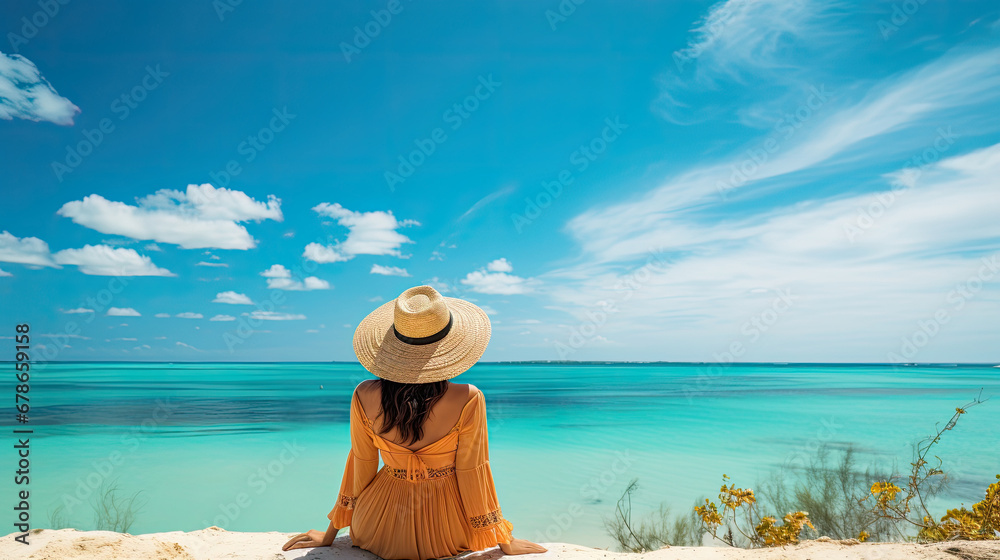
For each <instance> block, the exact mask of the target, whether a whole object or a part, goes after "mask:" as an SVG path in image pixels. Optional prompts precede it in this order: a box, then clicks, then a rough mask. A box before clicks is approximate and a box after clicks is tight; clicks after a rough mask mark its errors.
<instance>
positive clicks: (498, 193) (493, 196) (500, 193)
mask: <svg viewBox="0 0 1000 560" xmlns="http://www.w3.org/2000/svg"><path fill="white" fill-rule="evenodd" d="M514 190H515V187H514V185H508V186H506V187H502V188H500V189H497V190H495V191H493V192H491V193H490V194H488V195H486V196H484V197H483V198H480V199H479V200H478V201H476V203H475V204H473V205H472V206H470V207H469V209H468V210H466V211H465V213H464V214H462V215H461V216H459V217H458V219H459V220H464V219H465V218H468V217H469V216H471V215H472V214H475V213H476V212H477V211H479V210H480V209H482V208H483V207H484V206H486V205H487V204H489V203H491V202H493V201H494V200H497V199H498V198H501V197H504V196H507V195H508V194H510V193H512V192H514Z"/></svg>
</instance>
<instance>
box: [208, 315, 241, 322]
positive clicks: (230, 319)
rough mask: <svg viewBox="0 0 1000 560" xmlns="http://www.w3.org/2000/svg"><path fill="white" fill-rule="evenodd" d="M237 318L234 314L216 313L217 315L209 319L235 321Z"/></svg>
mask: <svg viewBox="0 0 1000 560" xmlns="http://www.w3.org/2000/svg"><path fill="white" fill-rule="evenodd" d="M235 320H236V317H233V316H232V315H216V316H215V317H212V318H211V319H209V321H235Z"/></svg>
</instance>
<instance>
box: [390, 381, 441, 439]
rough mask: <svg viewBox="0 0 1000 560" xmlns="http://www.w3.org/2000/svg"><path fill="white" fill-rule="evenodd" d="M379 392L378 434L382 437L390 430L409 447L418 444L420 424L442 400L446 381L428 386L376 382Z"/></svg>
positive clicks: (421, 424)
mask: <svg viewBox="0 0 1000 560" xmlns="http://www.w3.org/2000/svg"><path fill="white" fill-rule="evenodd" d="M378 381H379V385H380V386H381V387H380V389H381V392H382V412H380V413H379V415H380V416H384V418H383V419H382V429H381V430H379V433H380V434H386V433H388V432H389V431H390V430H392V429H393V428H396V429H397V430H398V431H399V437H400V438H402V440H403V441H405V442H409V443H410V445H413V444H414V443H416V442H418V441H420V438H421V437H423V435H424V420H426V419H427V415H428V414H430V411H431V407H433V406H434V403H436V402H438V401H439V400H440V399H441V397H443V396H444V393H445V391H447V390H448V381H434V382H432V383H396V382H395V381H389V380H387V379H379V380H378Z"/></svg>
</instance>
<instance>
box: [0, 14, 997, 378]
mask: <svg viewBox="0 0 1000 560" xmlns="http://www.w3.org/2000/svg"><path fill="white" fill-rule="evenodd" d="M347 4H348V3H341V2H337V3H332V2H329V3H327V2H323V3H321V2H301V3H295V4H287V3H277V2H254V3H250V2H243V3H238V4H237V5H235V6H233V5H231V4H230V3H227V2H226V0H220V1H216V2H214V3H213V2H207V1H206V2H177V3H170V4H169V5H167V4H162V5H158V4H155V3H135V2H103V3H101V4H100V5H99V7H95V6H94V5H87V4H82V3H76V2H68V3H66V4H60V3H58V2H57V1H56V0H52V2H50V3H46V2H37V1H36V2H31V1H24V2H18V1H15V2H5V3H4V5H3V7H2V8H0V14H2V17H0V21H2V22H3V31H4V32H5V34H6V39H5V40H4V41H2V42H0V51H2V53H3V56H0V118H2V119H3V120H0V142H2V145H3V147H4V149H3V150H2V151H0V162H2V169H3V174H4V176H5V177H4V197H5V204H3V205H2V206H0V271H2V272H0V294H2V298H3V306H2V310H0V325H7V327H3V328H6V329H8V330H9V332H8V333H2V332H0V336H3V338H7V339H10V337H11V335H13V326H14V325H15V324H16V323H21V322H30V324H31V325H32V332H34V333H36V335H37V336H36V338H35V339H34V340H35V343H36V352H38V353H40V354H42V356H41V357H46V358H49V359H55V360H105V359H120V360H168V361H181V360H197V361H200V360H205V361H212V360H232V361H242V360H247V361H257V360H260V361H270V360H275V361H298V360H351V359H353V352H352V350H351V343H350V341H351V336H352V334H353V328H354V327H355V326H356V325H357V323H358V321H360V319H361V318H363V317H364V316H365V315H366V314H367V313H368V312H369V311H370V310H371V309H373V308H374V307H375V306H377V305H379V304H381V303H383V302H386V301H390V300H391V299H393V298H394V297H395V296H396V295H398V294H399V292H401V291H403V290H404V289H406V288H407V287H410V286H413V285H419V284H424V283H426V284H431V285H433V286H435V287H437V288H438V289H439V290H440V291H442V292H443V293H445V295H449V296H454V297H462V298H465V299H469V300H472V301H474V302H476V303H477V304H479V305H480V306H482V307H483V308H484V309H486V310H487V311H488V313H490V315H491V319H492V321H493V332H494V335H493V339H492V342H491V344H490V347H489V349H488V350H487V353H486V355H485V356H484V359H487V360H546V359H551V360H557V359H570V360H591V359H598V360H605V359H606V360H671V361H723V362H725V361H730V360H735V361H808V362H824V361H828V362H998V361H1000V331H998V330H997V328H996V324H997V323H996V320H997V316H998V310H1000V290H998V286H1000V219H998V218H997V216H998V213H1000V212H998V211H1000V184H998V179H997V178H998V176H1000V111H998V110H997V109H998V108H1000V64H998V62H1000V40H998V39H1000V23H998V22H1000V8H997V7H996V5H995V3H992V2H986V1H982V2H960V3H958V2H951V3H946V2H920V1H919V0H909V1H908V2H858V3H845V2H818V1H811V0H799V1H795V2H779V1H768V0H755V1H748V0H730V1H728V2H722V3H710V2H669V3H666V2H664V3H652V2H633V3H614V4H612V3H599V2H596V1H594V0H591V1H589V2H585V3H581V4H579V5H576V4H574V3H572V2H569V1H568V0H567V1H564V2H562V3H559V2H555V1H552V2H503V3H474V4H470V3H458V2H452V3H431V4H427V3H421V2H411V1H409V0H400V1H398V2H371V3H350V5H347ZM213 319H214V320H213ZM37 346H44V348H37Z"/></svg>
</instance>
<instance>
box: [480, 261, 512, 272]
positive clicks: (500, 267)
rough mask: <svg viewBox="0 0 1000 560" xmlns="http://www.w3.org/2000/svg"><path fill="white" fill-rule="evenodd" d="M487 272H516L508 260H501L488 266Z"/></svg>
mask: <svg viewBox="0 0 1000 560" xmlns="http://www.w3.org/2000/svg"><path fill="white" fill-rule="evenodd" d="M486 270H488V271H490V272H514V267H513V266H511V264H510V262H509V261H508V260H507V259H506V258H500V259H497V260H495V261H493V262H491V263H490V264H488V265H486Z"/></svg>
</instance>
